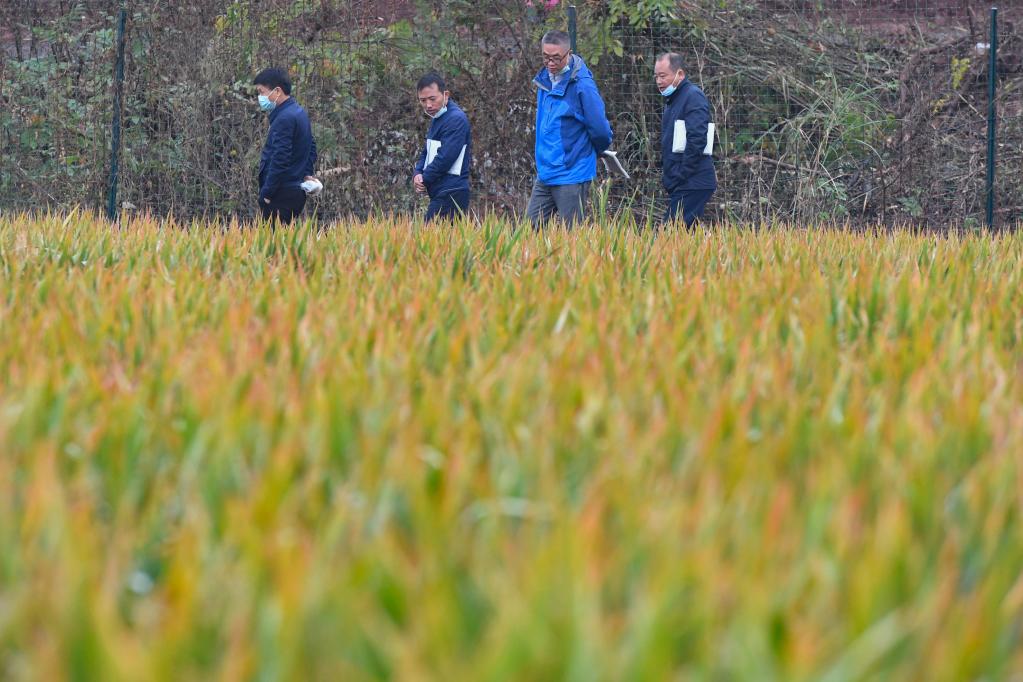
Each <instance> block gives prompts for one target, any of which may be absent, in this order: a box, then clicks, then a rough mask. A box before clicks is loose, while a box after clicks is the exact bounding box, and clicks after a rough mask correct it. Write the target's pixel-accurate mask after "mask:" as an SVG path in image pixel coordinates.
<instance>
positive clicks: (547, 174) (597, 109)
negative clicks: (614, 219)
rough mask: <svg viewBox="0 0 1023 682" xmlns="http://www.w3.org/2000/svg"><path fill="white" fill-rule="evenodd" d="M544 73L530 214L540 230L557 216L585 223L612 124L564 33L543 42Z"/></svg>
mask: <svg viewBox="0 0 1023 682" xmlns="http://www.w3.org/2000/svg"><path fill="white" fill-rule="evenodd" d="M540 49H541V53H542V56H543V63H544V66H545V68H543V69H541V70H540V73H538V74H537V75H536V78H534V79H533V85H535V86H536V89H537V93H536V180H535V181H534V182H533V192H532V194H531V195H530V197H529V206H528V207H527V208H526V215H527V216H528V217H529V220H530V222H532V223H533V225H534V226H539V225H542V224H543V223H545V222H546V221H548V220H550V219H551V218H552V217H554V215H555V214H557V215H559V216H560V217H561V219H562V220H564V221H565V223H566V224H568V225H572V224H573V223H575V222H577V221H580V220H585V218H586V207H587V204H588V202H589V194H590V183H591V182H592V181H593V178H595V177H596V175H597V156H598V155H600V154H602V153H604V151H605V150H606V149H607V148H608V147H610V146H611V124H610V123H609V122H608V120H607V114H606V113H605V109H604V100H603V99H601V97H600V91H599V90H598V89H597V84H596V83H595V82H594V81H593V74H592V73H591V72H590V70H589V68H588V67H587V66H586V63H585V62H584V61H583V60H582V58H581V57H579V56H578V55H574V54H572V50H571V40H570V39H569V36H568V34H567V33H565V32H563V31H548V32H547V34H545V35H544V37H543V39H542V40H541V41H540Z"/></svg>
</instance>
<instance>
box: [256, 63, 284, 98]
mask: <svg viewBox="0 0 1023 682" xmlns="http://www.w3.org/2000/svg"><path fill="white" fill-rule="evenodd" d="M252 84H253V85H262V86H263V87H265V88H267V89H269V90H273V89H274V88H280V89H281V92H283V93H284V94H285V95H290V94H291V79H290V78H288V72H287V71H285V70H284V69H263V70H262V71H260V72H259V73H258V74H256V77H255V78H254V79H252Z"/></svg>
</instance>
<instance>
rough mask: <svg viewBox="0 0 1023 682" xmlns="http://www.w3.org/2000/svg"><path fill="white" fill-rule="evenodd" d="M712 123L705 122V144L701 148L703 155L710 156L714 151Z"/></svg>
mask: <svg viewBox="0 0 1023 682" xmlns="http://www.w3.org/2000/svg"><path fill="white" fill-rule="evenodd" d="M714 132H715V128H714V124H713V123H708V124H707V146H706V147H704V148H703V154H704V156H710V155H711V154H713V153H714Z"/></svg>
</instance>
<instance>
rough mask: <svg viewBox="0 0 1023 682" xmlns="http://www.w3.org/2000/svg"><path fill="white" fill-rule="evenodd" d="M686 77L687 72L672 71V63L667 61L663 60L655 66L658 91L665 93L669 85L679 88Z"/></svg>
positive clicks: (655, 80)
mask: <svg viewBox="0 0 1023 682" xmlns="http://www.w3.org/2000/svg"><path fill="white" fill-rule="evenodd" d="M685 77H686V72H685V71H682V70H681V69H679V70H678V71H672V70H671V62H670V61H669V60H667V59H661V60H660V61H658V62H657V63H656V64H654V82H655V83H657V89H658V90H661V91H663V90H664V89H665V88H666V87H668V86H669V85H676V86H677V85H678V84H679V83H681V82H682V79H683V78H685Z"/></svg>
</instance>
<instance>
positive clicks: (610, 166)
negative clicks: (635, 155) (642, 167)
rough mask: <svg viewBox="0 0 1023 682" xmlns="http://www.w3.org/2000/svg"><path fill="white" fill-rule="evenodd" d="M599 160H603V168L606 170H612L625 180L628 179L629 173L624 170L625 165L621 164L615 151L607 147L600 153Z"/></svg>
mask: <svg viewBox="0 0 1023 682" xmlns="http://www.w3.org/2000/svg"><path fill="white" fill-rule="evenodd" d="M600 160H601V161H603V162H604V168H606V169H607V171H608V172H611V171H614V172H615V173H618V175H621V176H622V177H623V178H625V179H626V180H628V179H629V173H628V171H626V170H625V166H623V165H622V162H621V161H619V160H618V153H617V152H613V151H611V150H610V149H608V150H607V151H606V152H604V153H603V154H601V155H600Z"/></svg>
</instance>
